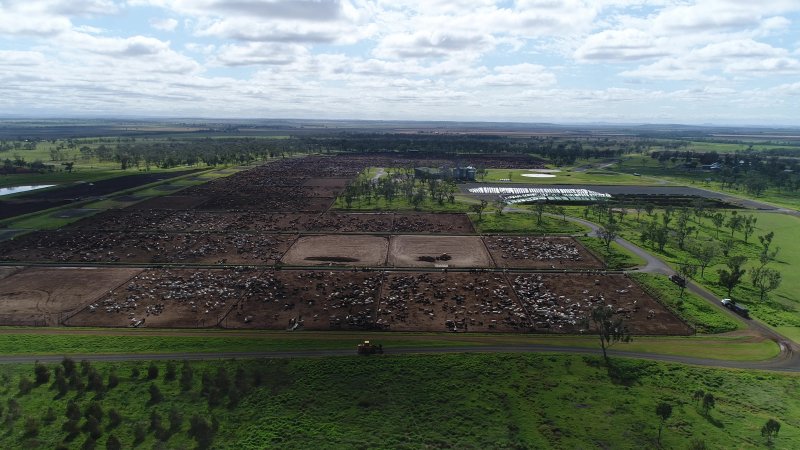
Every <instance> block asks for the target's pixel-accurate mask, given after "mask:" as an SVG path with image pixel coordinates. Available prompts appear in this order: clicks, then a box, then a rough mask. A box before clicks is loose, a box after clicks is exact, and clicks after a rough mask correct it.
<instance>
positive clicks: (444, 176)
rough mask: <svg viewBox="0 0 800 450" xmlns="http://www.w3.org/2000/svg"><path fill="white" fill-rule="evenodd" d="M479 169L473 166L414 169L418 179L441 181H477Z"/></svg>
mask: <svg viewBox="0 0 800 450" xmlns="http://www.w3.org/2000/svg"><path fill="white" fill-rule="evenodd" d="M476 172H477V169H475V168H474V167H472V166H459V167H452V168H451V167H439V168H435V167H417V168H415V169H414V175H415V176H416V177H417V178H422V179H429V178H436V179H440V180H458V181H475V173H476Z"/></svg>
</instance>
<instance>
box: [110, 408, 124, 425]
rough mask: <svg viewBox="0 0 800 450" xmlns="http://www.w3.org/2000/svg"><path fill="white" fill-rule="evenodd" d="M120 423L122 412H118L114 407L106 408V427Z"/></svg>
mask: <svg viewBox="0 0 800 450" xmlns="http://www.w3.org/2000/svg"><path fill="white" fill-rule="evenodd" d="M121 423H122V414H120V413H119V411H117V410H116V409H109V410H108V428H109V429H112V428H116V427H117V426H119V424H121Z"/></svg>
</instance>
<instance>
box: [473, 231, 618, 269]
mask: <svg viewBox="0 0 800 450" xmlns="http://www.w3.org/2000/svg"><path fill="white" fill-rule="evenodd" d="M483 240H484V242H486V247H487V248H488V249H489V252H490V253H491V254H492V258H493V259H494V262H495V264H496V265H497V267H500V268H518V269H601V268H603V267H604V265H603V263H602V262H601V261H600V260H598V259H597V258H596V257H595V256H594V255H592V254H591V253H590V252H589V251H588V250H586V248H585V247H584V246H583V245H581V244H580V243H579V242H578V241H576V240H575V239H573V238H570V237H530V236H487V237H484V238H483Z"/></svg>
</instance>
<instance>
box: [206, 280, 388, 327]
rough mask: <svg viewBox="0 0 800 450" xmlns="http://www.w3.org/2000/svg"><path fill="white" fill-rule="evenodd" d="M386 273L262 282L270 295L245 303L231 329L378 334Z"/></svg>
mask: <svg viewBox="0 0 800 450" xmlns="http://www.w3.org/2000/svg"><path fill="white" fill-rule="evenodd" d="M383 278H384V275H383V273H381V272H368V273H364V272H344V271H335V272H332V271H294V270H292V271H289V270H287V271H277V272H265V273H264V274H263V275H262V277H261V279H262V281H263V282H264V288H265V289H264V290H265V293H264V294H263V295H261V296H258V297H251V298H248V299H246V300H245V301H242V302H240V303H239V304H238V305H237V306H236V307H234V308H233V310H232V311H231V313H230V314H229V315H228V317H226V318H225V320H224V321H223V322H222V326H223V327H227V328H267V329H273V330H286V329H288V330H295V329H308V330H340V329H367V330H368V329H376V328H378V325H377V324H376V320H375V306H376V304H377V300H378V296H379V294H380V287H381V283H382V280H383Z"/></svg>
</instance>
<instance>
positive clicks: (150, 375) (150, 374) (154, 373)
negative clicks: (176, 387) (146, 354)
mask: <svg viewBox="0 0 800 450" xmlns="http://www.w3.org/2000/svg"><path fill="white" fill-rule="evenodd" d="M156 378H158V366H156V363H153V362H151V363H150V365H149V366H147V379H148V380H155V379H156Z"/></svg>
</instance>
